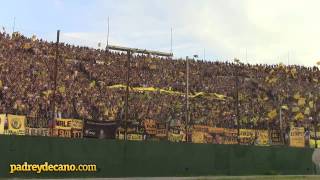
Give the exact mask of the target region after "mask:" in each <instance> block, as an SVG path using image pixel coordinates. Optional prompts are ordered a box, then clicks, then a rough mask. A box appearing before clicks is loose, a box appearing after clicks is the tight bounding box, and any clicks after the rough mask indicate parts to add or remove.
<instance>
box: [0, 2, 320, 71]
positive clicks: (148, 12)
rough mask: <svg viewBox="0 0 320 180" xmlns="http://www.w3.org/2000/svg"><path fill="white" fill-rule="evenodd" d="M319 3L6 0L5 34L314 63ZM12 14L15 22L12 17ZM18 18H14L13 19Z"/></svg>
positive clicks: (1, 10) (318, 56) (319, 50)
mask: <svg viewBox="0 0 320 180" xmlns="http://www.w3.org/2000/svg"><path fill="white" fill-rule="evenodd" d="M319 7H320V1H318V0H305V1H301V0H134V1H133V0H28V1H21V0H3V1H1V7H0V26H2V27H5V29H6V31H7V32H8V33H11V32H12V31H13V28H14V29H15V31H19V32H21V33H22V34H25V35H28V36H31V35H33V34H35V35H36V36H37V37H39V38H43V39H46V40H49V41H55V39H56V37H55V36H56V30H57V29H60V30H61V37H60V41H62V42H66V43H71V44H77V45H85V46H90V47H96V48H97V47H98V44H99V43H101V44H102V46H104V47H105V45H106V42H107V29H108V23H107V22H108V20H107V19H108V17H109V30H110V31H109V44H112V45H121V46H128V47H135V48H142V49H150V50H159V51H164V52H170V44H171V43H170V42H171V41H170V39H171V38H170V37H171V28H172V32H173V33H172V42H173V43H172V49H173V53H174V56H175V57H176V58H180V57H182V58H184V57H186V56H189V57H190V56H192V55H194V54H197V55H198V56H199V59H206V60H210V61H217V60H219V61H231V60H233V59H234V58H238V59H240V60H241V61H242V62H244V63H252V64H256V63H267V64H277V63H284V64H299V65H306V66H314V65H315V64H316V62H317V61H319V60H320V46H319V43H320V33H319V32H320V23H319V19H320V11H319ZM14 19H15V21H14ZM14 22H15V23H14Z"/></svg>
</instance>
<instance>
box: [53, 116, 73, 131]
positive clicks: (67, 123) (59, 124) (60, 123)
mask: <svg viewBox="0 0 320 180" xmlns="http://www.w3.org/2000/svg"><path fill="white" fill-rule="evenodd" d="M53 127H54V128H55V129H64V130H71V119H60V118H57V119H55V123H54V126H53Z"/></svg>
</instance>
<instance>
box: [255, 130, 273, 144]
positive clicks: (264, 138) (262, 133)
mask: <svg viewBox="0 0 320 180" xmlns="http://www.w3.org/2000/svg"><path fill="white" fill-rule="evenodd" d="M256 133H257V141H258V142H257V144H256V145H259V146H269V145H270V144H269V132H268V130H257V131H256Z"/></svg>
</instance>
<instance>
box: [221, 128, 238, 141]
mask: <svg viewBox="0 0 320 180" xmlns="http://www.w3.org/2000/svg"><path fill="white" fill-rule="evenodd" d="M237 136H238V130H237V129H227V128H226V129H224V138H223V141H222V144H238V140H237Z"/></svg>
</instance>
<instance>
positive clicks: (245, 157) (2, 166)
mask: <svg viewBox="0 0 320 180" xmlns="http://www.w3.org/2000/svg"><path fill="white" fill-rule="evenodd" d="M312 153H313V149H303V148H288V147H254V146H239V145H213V144H180V143H170V142H150V141H143V142H124V141H116V140H98V139H63V138H53V137H27V136H0V177H61V176H67V177H77V176H78V177H127V176H138V177H143V176H206V175H258V174H260V175H265V174H313V173H314V165H313V163H312V160H311V156H312ZM45 161H47V162H48V163H51V164H54V163H57V164H61V163H74V164H97V167H98V172H95V173H92V172H90V173H83V172H77V173H54V172H49V173H48V172H47V173H41V174H36V173H17V174H13V175H12V174H9V169H10V168H9V164H11V163H19V164H23V162H28V163H41V164H43V163H44V162H45Z"/></svg>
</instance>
